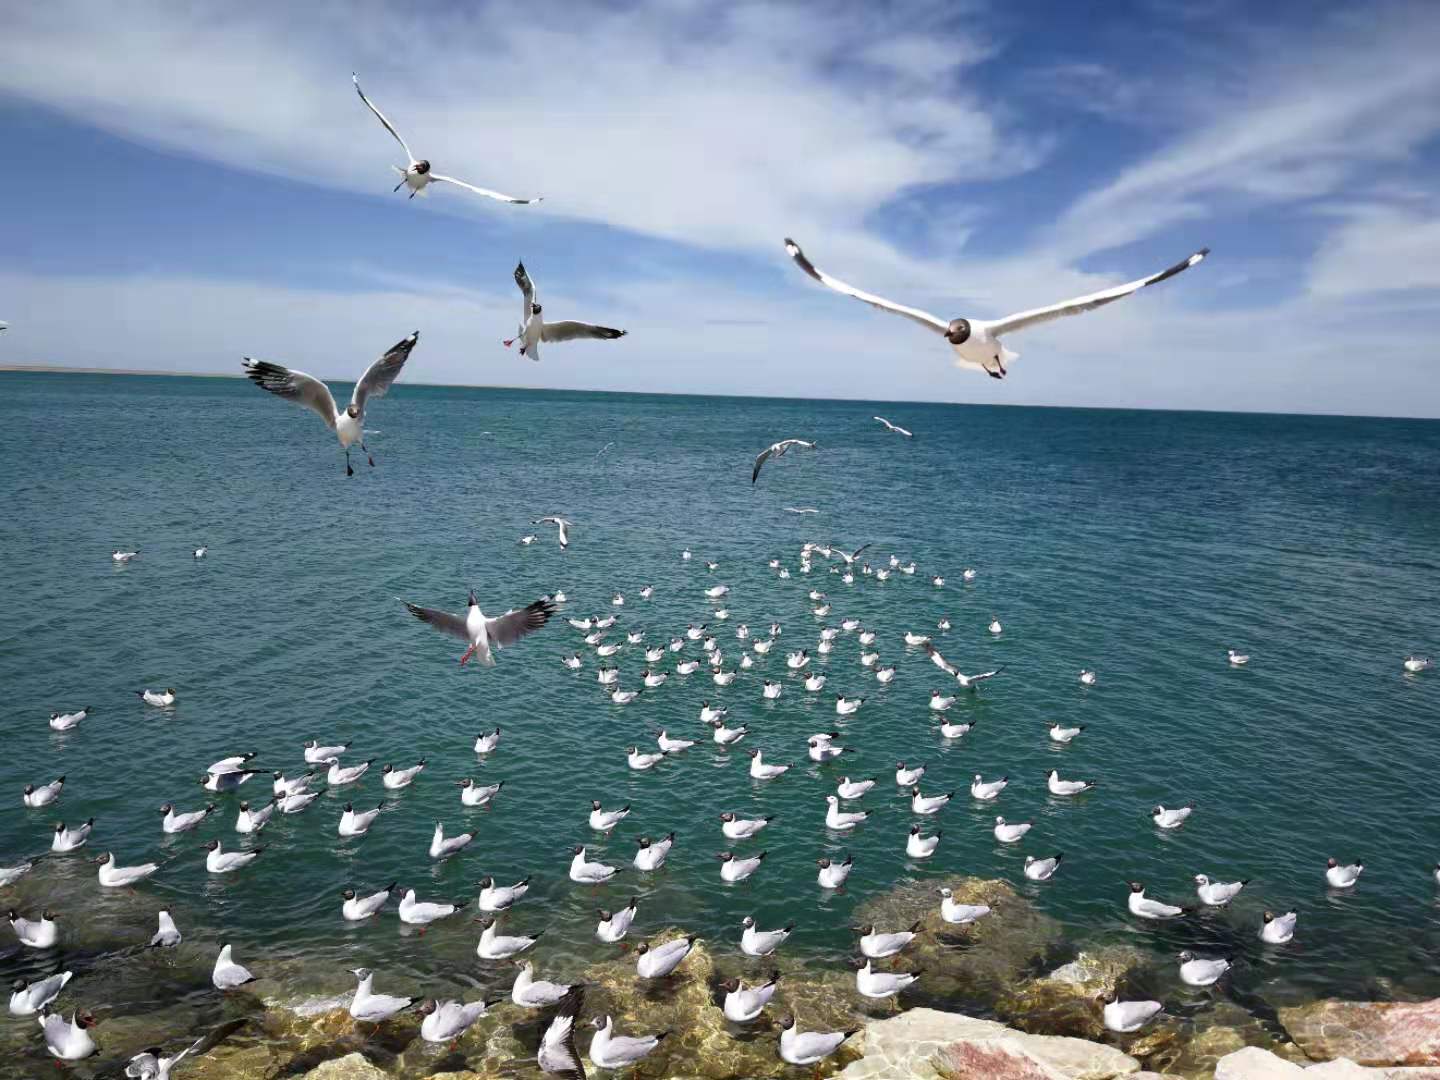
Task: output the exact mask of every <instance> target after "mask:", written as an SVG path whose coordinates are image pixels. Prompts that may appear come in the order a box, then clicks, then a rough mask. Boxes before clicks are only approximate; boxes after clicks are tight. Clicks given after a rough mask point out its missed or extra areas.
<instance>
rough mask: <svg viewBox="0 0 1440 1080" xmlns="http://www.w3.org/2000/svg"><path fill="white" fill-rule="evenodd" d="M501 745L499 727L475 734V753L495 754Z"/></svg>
mask: <svg viewBox="0 0 1440 1080" xmlns="http://www.w3.org/2000/svg"><path fill="white" fill-rule="evenodd" d="M499 745H500V729H499V728H498V727H497V728H496V729H495V730H494V731H484V732H481V733H480V734H479V735H477V736H475V753H477V754H493V753H494V752H495V748H496V747H498V746H499Z"/></svg>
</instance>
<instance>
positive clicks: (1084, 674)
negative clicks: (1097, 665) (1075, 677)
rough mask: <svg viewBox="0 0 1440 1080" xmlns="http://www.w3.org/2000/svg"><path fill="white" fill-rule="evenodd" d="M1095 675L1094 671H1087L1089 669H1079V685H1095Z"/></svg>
mask: <svg viewBox="0 0 1440 1080" xmlns="http://www.w3.org/2000/svg"><path fill="white" fill-rule="evenodd" d="M1095 677H1096V676H1095V672H1093V671H1089V670H1081V672H1080V685H1081V686H1094V685H1095Z"/></svg>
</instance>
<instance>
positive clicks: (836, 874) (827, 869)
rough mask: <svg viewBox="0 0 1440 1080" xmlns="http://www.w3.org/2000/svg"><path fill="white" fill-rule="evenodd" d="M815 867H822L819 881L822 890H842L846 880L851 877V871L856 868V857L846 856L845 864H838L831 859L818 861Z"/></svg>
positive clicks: (818, 877)
mask: <svg viewBox="0 0 1440 1080" xmlns="http://www.w3.org/2000/svg"><path fill="white" fill-rule="evenodd" d="M815 865H816V866H818V867H820V873H819V874H818V875H817V879H818V880H819V882H820V887H821V888H822V889H840V888H844V886H845V879H846V878H848V877H849V876H850V871H851V870H853V869H854V868H855V856H853V855H850V854H848V853H847V854H846V856H845V861H844V862H836V861H835V860H834V859H831V858H828V857H827V858H823V859H816V860H815Z"/></svg>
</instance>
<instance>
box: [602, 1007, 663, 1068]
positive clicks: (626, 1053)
mask: <svg viewBox="0 0 1440 1080" xmlns="http://www.w3.org/2000/svg"><path fill="white" fill-rule="evenodd" d="M590 1026H591V1027H593V1028H595V1037H594V1038H593V1039H592V1040H590V1060H591V1062H592V1063H593V1064H594V1065H595V1067H596V1068H597V1069H628V1068H629V1067H630V1066H631V1065H634V1064H635V1063H636V1062H638V1061H641V1060H643V1059H644V1058H646V1057H648V1056H649V1055H650V1054H651V1053H652V1052H653V1051H654V1049H655V1048H656V1047H657V1046H659V1045H660V1042H661V1040H663V1039H664V1038H665V1037H666V1036H667V1035H669V1034H670V1032H668V1031H662V1032H661V1033H660V1034H659V1035H645V1036H630V1035H616V1034H614V1023H613V1021H612V1020H611V1019H610V1017H609V1016H597V1017H595V1019H593V1020H591V1021H590Z"/></svg>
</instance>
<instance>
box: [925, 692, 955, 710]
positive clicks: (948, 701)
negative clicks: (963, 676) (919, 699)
mask: <svg viewBox="0 0 1440 1080" xmlns="http://www.w3.org/2000/svg"><path fill="white" fill-rule="evenodd" d="M954 704H955V695H953V694H951V695H950V696H948V697H947V696H946V695H944V694H942V693H940V691H938V690H932V691H930V708H932V709H934V710H935V711H936V712H944V711H945V710H946V709H948V708H950V706H951V705H954Z"/></svg>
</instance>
